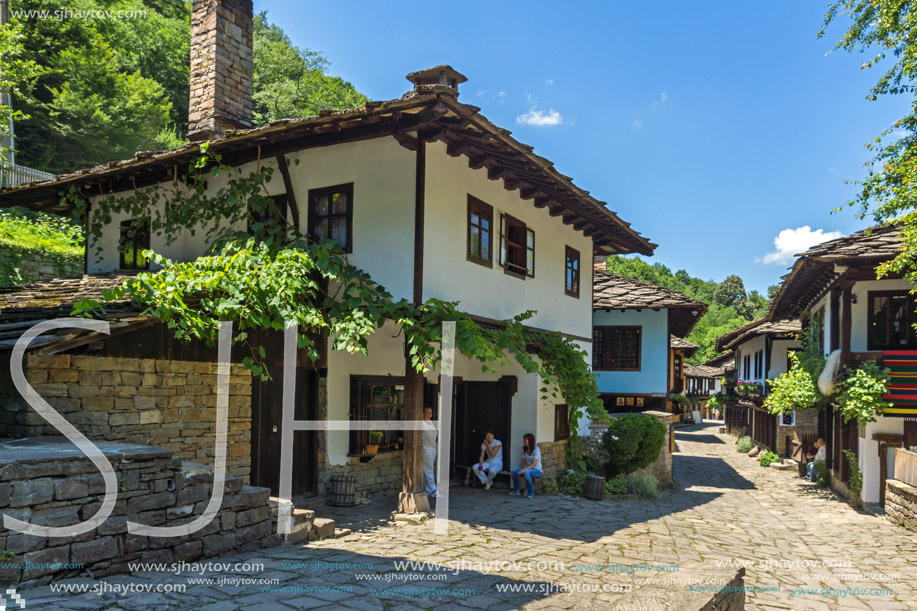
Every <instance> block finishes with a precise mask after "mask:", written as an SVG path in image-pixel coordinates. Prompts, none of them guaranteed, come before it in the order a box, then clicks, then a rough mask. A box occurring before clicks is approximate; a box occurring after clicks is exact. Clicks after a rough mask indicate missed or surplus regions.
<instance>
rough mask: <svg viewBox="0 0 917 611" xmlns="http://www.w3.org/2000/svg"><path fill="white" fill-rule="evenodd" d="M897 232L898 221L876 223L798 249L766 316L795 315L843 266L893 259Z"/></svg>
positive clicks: (871, 264)
mask: <svg viewBox="0 0 917 611" xmlns="http://www.w3.org/2000/svg"><path fill="white" fill-rule="evenodd" d="M900 232H901V226H900V225H879V226H877V227H870V228H868V229H863V230H861V231H857V232H856V233H853V234H851V235H849V236H845V237H843V238H837V239H836V240H830V241H828V242H824V243H822V244H818V245H816V246H813V247H812V248H810V249H809V250H807V251H805V252H804V253H800V254H799V255H797V259H796V261H795V262H794V263H793V267H791V268H790V272H789V273H788V274H786V275H785V276H783V283H782V284H781V286H780V290H779V291H778V292H777V295H775V296H774V300H773V302H772V303H771V309H770V313H769V317H770V318H772V319H773V318H786V317H787V316H792V317H796V318H798V317H799V316H801V315H802V313H803V312H805V311H806V309H807V308H808V307H809V306H811V305H812V304H813V303H814V302H815V300H817V299H818V298H819V297H820V296H821V295H822V294H823V293H824V291H825V290H826V289H827V288H828V287H829V286H830V285H831V284H832V283H833V282H834V281H835V280H836V279H837V278H838V277H839V276H840V275H841V274H842V273H844V271H845V268H859V267H862V268H872V267H874V266H875V265H878V264H879V263H882V262H884V261H888V260H890V259H893V258H894V257H895V256H897V255H898V253H899V252H900V251H901V245H902V240H901V235H900ZM873 279H874V278H873Z"/></svg>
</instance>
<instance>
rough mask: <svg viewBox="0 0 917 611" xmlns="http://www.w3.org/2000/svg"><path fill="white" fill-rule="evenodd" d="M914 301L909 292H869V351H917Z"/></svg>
mask: <svg viewBox="0 0 917 611" xmlns="http://www.w3.org/2000/svg"><path fill="white" fill-rule="evenodd" d="M914 322H915V320H914V299H913V297H912V296H911V295H910V294H909V293H907V292H906V291H900V292H899V291H871V292H870V293H869V320H868V324H869V336H868V337H869V339H868V342H867V343H868V349H869V350H884V349H890V350H894V349H896V348H915V347H917V338H915V334H914V328H913V326H912V325H913V324H914Z"/></svg>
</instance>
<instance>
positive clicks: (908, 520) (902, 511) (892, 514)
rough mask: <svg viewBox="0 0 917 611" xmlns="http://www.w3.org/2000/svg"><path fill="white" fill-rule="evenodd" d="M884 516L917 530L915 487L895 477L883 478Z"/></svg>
mask: <svg viewBox="0 0 917 611" xmlns="http://www.w3.org/2000/svg"><path fill="white" fill-rule="evenodd" d="M885 517H887V518H888V519H889V520H891V521H892V522H894V523H895V524H898V525H899V526H903V527H905V528H907V529H908V530H914V531H917V488H915V487H914V486H911V485H910V484H905V483H904V482H902V481H898V480H896V479H887V480H885Z"/></svg>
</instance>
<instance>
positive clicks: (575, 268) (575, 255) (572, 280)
mask: <svg viewBox="0 0 917 611" xmlns="http://www.w3.org/2000/svg"><path fill="white" fill-rule="evenodd" d="M564 267H565V270H566V273H565V274H564V293H566V294H567V295H570V296H571V297H579V251H578V250H574V249H572V248H570V247H569V246H567V247H566V264H565V266H564Z"/></svg>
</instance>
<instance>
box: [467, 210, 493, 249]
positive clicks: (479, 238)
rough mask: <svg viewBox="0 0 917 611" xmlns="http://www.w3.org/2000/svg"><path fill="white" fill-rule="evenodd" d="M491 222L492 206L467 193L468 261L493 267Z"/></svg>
mask: <svg viewBox="0 0 917 611" xmlns="http://www.w3.org/2000/svg"><path fill="white" fill-rule="evenodd" d="M493 222H494V209H493V206H491V205H489V204H485V203H484V202H482V201H481V200H479V199H477V198H476V197H472V196H471V195H469V196H468V253H467V257H468V260H469V261H473V262H475V263H480V264H481V265H486V266H487V267H493V247H494V235H493Z"/></svg>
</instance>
